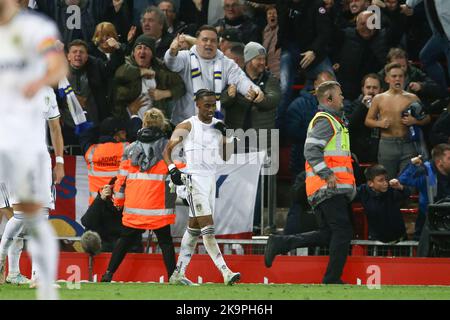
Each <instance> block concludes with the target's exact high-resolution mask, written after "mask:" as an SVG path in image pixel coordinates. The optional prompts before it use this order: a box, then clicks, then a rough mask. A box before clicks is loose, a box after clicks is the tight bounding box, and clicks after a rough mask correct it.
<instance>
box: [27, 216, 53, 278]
mask: <svg viewBox="0 0 450 320" xmlns="http://www.w3.org/2000/svg"><path fill="white" fill-rule="evenodd" d="M42 214H43V217H44V219H45V220H48V216H49V209H48V208H43V209H42ZM38 277H39V268H38V265H37V263H35V262H34V260H32V261H31V280H33V281H35V282H37V279H38Z"/></svg>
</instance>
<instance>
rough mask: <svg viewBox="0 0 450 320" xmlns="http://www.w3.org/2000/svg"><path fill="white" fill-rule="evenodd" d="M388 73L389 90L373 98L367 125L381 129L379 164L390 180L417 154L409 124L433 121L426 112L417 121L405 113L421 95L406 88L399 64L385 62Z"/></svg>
mask: <svg viewBox="0 0 450 320" xmlns="http://www.w3.org/2000/svg"><path fill="white" fill-rule="evenodd" d="M385 72H386V78H385V81H386V83H387V84H388V85H389V90H387V91H386V92H384V93H381V94H378V95H376V96H375V97H374V98H373V100H372V105H371V107H370V109H369V112H368V113H367V117H366V121H365V125H366V126H367V127H369V128H380V131H381V138H380V144H379V148H378V163H380V164H381V165H383V166H384V167H385V168H386V169H387V171H388V175H389V179H392V178H395V177H396V176H397V174H398V173H399V172H400V171H401V170H403V168H404V167H405V166H406V165H407V164H408V163H409V161H410V159H411V158H412V157H414V156H416V155H417V151H416V148H415V146H414V143H413V141H412V140H411V138H410V136H409V128H408V127H409V126H412V125H419V126H423V125H425V124H427V123H429V122H430V117H429V116H428V115H427V116H426V117H425V118H424V119H422V120H417V119H416V118H414V117H413V116H412V115H411V114H409V115H407V116H406V115H405V111H407V110H408V108H409V106H410V105H411V104H412V103H414V102H418V101H419V98H418V97H417V96H416V95H415V94H412V93H409V92H406V91H404V90H403V84H404V81H405V74H404V71H403V69H402V67H401V65H400V64H398V63H390V64H388V65H386V67H385Z"/></svg>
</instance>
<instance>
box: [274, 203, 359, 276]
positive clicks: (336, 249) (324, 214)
mask: <svg viewBox="0 0 450 320" xmlns="http://www.w3.org/2000/svg"><path fill="white" fill-rule="evenodd" d="M314 210H315V213H316V214H318V215H319V216H320V220H321V221H320V225H319V230H316V231H311V232H305V233H300V234H296V235H291V236H283V237H282V238H283V243H284V245H285V248H286V251H289V250H292V249H295V248H304V247H317V246H327V245H328V246H329V251H330V260H329V262H328V266H327V270H326V272H325V275H324V277H323V280H322V282H323V283H339V282H340V281H341V275H342V272H343V270H344V266H345V262H346V261H347V255H348V251H349V246H350V242H351V240H352V237H353V226H352V222H351V219H350V212H349V202H348V200H347V198H346V197H345V196H344V195H336V196H334V197H332V198H330V199H327V200H325V201H323V202H321V203H320V204H318V205H317V207H316V208H315V209H314Z"/></svg>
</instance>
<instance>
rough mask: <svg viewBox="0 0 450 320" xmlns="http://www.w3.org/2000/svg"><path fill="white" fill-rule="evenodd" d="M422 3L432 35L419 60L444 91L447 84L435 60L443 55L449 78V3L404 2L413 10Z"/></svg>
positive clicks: (434, 0) (433, 0)
mask: <svg viewBox="0 0 450 320" xmlns="http://www.w3.org/2000/svg"><path fill="white" fill-rule="evenodd" d="M422 1H423V2H424V5H425V11H426V14H427V19H428V23H429V25H430V28H431V30H432V31H433V35H432V36H431V38H430V39H429V40H428V42H427V43H426V44H425V46H424V47H423V49H422V51H421V52H420V60H421V61H422V63H423V66H424V68H425V71H426V72H427V74H428V75H429V76H430V77H431V78H432V79H433V80H435V81H436V82H437V83H439V84H440V85H441V86H442V87H443V88H445V89H446V88H447V86H448V84H447V82H446V79H445V72H444V69H443V68H442V66H441V65H440V64H439V62H438V61H437V59H438V57H439V55H440V54H442V53H443V54H445V56H446V58H447V72H448V75H449V77H450V2H449V1H448V0H406V5H407V6H408V7H410V8H414V7H415V6H416V5H418V4H419V3H421V2H422Z"/></svg>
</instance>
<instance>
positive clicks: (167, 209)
mask: <svg viewBox="0 0 450 320" xmlns="http://www.w3.org/2000/svg"><path fill="white" fill-rule="evenodd" d="M166 128H167V127H166V120H165V118H164V115H163V113H162V112H161V111H160V110H158V109H156V108H152V109H150V110H148V111H146V112H145V114H144V119H143V128H142V129H141V130H139V131H138V134H137V140H136V141H135V142H133V143H131V144H130V145H129V146H128V147H127V148H126V149H125V152H124V154H123V158H122V162H121V164H120V170H119V175H118V177H117V180H116V183H115V185H114V204H115V205H116V206H117V207H123V212H122V224H123V226H124V231H123V233H122V235H121V238H120V239H119V242H118V244H117V246H116V248H115V249H114V251H113V254H112V256H111V261H110V263H109V266H108V269H107V271H106V273H105V274H104V275H103V277H102V281H103V282H109V281H111V279H112V276H113V273H114V272H115V271H116V269H117V268H118V267H119V265H120V263H121V262H122V260H123V258H124V256H125V254H126V252H127V249H128V247H129V246H130V244H131V239H132V238H133V236H135V235H136V234H141V233H143V232H145V231H146V230H148V229H150V230H153V232H154V233H155V234H156V237H157V238H158V244H159V246H160V247H161V251H162V254H163V259H164V263H165V265H166V269H167V273H168V276H169V277H170V275H171V274H172V273H173V271H174V270H175V249H174V246H173V242H172V236H171V234H170V225H171V224H173V223H175V200H176V193H175V190H173V191H172V190H171V188H170V187H169V182H170V176H169V172H168V169H167V165H166V164H165V162H164V160H163V159H162V152H163V150H164V148H165V146H166V144H167V143H168V137H167V133H166V132H165V131H164V130H165V129H166ZM167 279H169V278H167Z"/></svg>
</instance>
